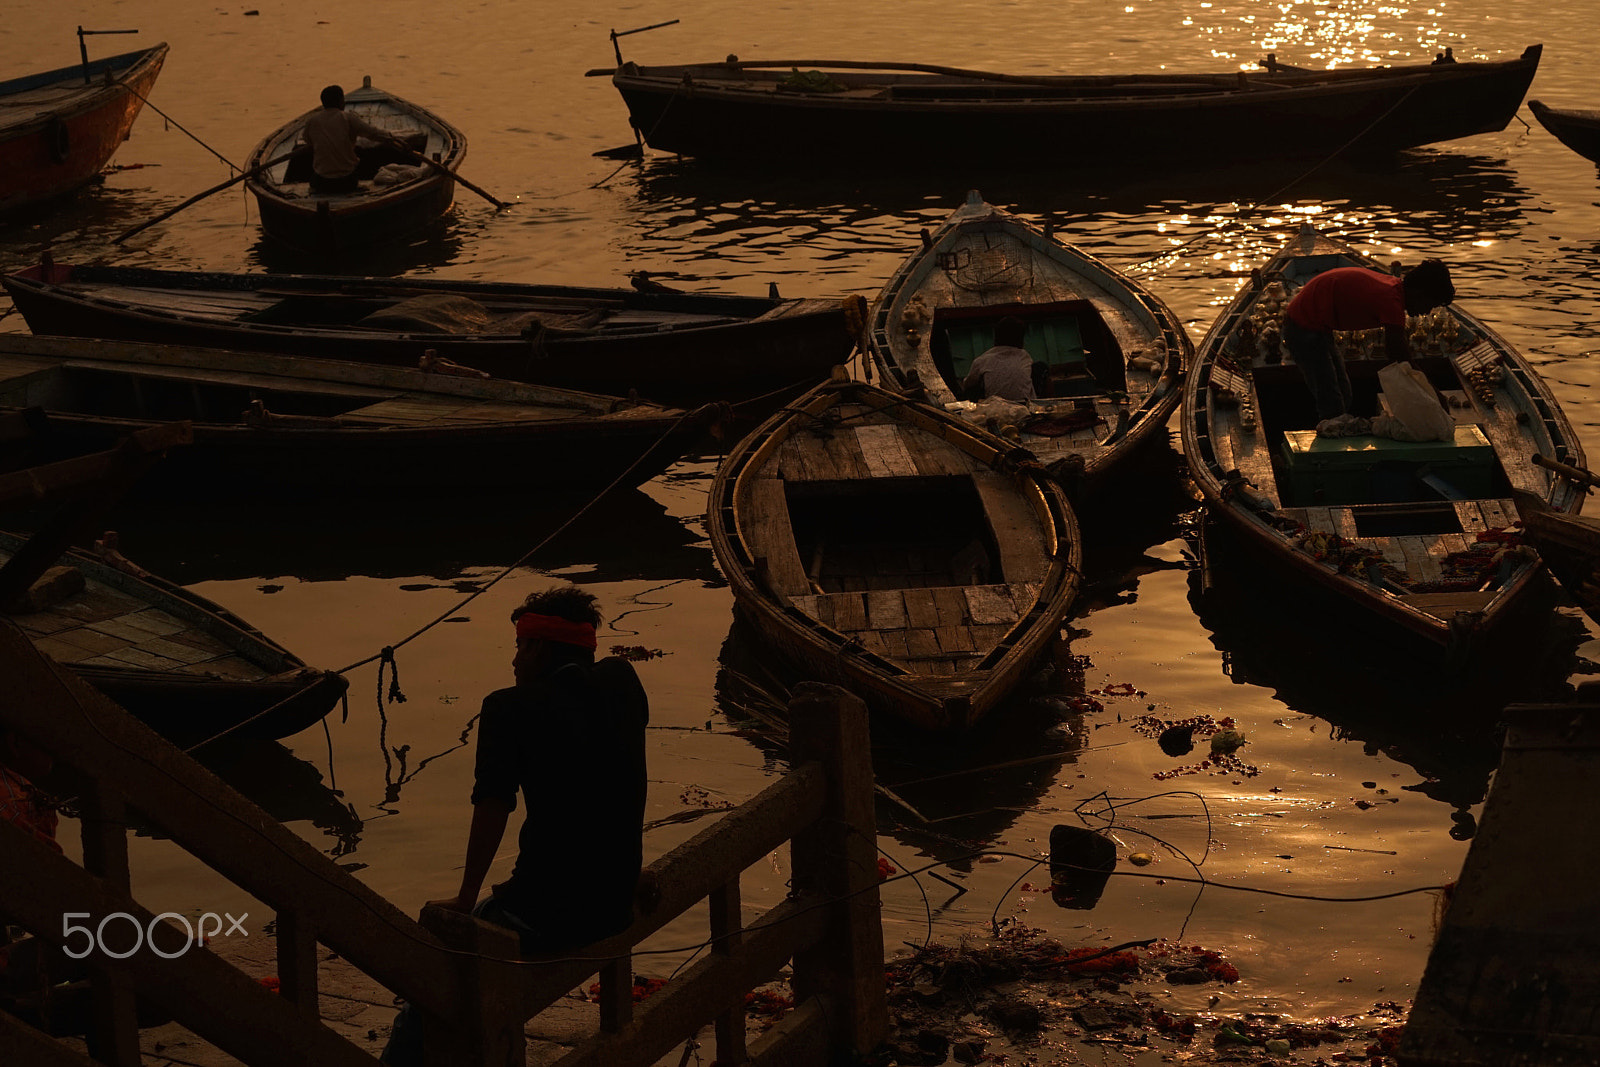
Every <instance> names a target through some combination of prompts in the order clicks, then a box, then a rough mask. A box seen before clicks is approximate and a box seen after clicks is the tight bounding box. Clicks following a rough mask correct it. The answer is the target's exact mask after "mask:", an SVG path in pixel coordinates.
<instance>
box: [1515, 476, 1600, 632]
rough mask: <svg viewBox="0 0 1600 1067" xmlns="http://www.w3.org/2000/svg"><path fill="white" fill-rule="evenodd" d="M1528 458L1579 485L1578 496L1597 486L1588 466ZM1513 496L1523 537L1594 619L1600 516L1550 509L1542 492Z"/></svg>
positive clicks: (1599, 615)
mask: <svg viewBox="0 0 1600 1067" xmlns="http://www.w3.org/2000/svg"><path fill="white" fill-rule="evenodd" d="M1532 458H1533V462H1534V463H1535V464H1537V465H1538V466H1540V467H1543V468H1545V469H1546V470H1549V471H1551V472H1553V473H1554V474H1555V475H1556V476H1557V477H1560V478H1564V479H1567V480H1568V481H1570V482H1571V483H1572V484H1573V485H1575V486H1577V487H1579V490H1580V492H1581V493H1582V494H1583V496H1587V495H1588V493H1589V491H1590V490H1591V489H1592V488H1594V487H1595V486H1600V475H1596V474H1595V473H1594V472H1593V471H1589V470H1585V469H1584V468H1582V467H1578V466H1573V465H1572V464H1569V463H1562V462H1560V461H1558V460H1552V459H1550V458H1549V457H1548V456H1542V455H1534V456H1533V457H1532ZM1515 499H1516V505H1517V514H1518V515H1519V516H1521V518H1522V526H1523V529H1524V531H1525V532H1526V533H1527V537H1528V540H1529V541H1531V542H1532V543H1533V545H1534V547H1535V548H1537V549H1538V550H1539V555H1540V556H1542V557H1543V558H1544V561H1545V563H1546V564H1548V565H1549V567H1550V573H1552V574H1554V575H1555V576H1556V580H1557V581H1559V582H1560V583H1561V585H1562V587H1563V588H1565V589H1566V590H1567V592H1568V593H1569V594H1571V596H1572V599H1573V600H1575V601H1576V602H1577V604H1578V606H1579V607H1580V608H1582V609H1583V611H1584V614H1586V615H1588V616H1589V617H1590V618H1591V619H1594V620H1595V621H1596V622H1600V519H1596V518H1593V517H1591V516H1588V515H1574V514H1571V513H1570V512H1563V511H1555V510H1553V509H1552V508H1551V507H1550V505H1549V504H1548V503H1547V502H1546V501H1545V500H1544V499H1543V498H1542V497H1538V496H1535V495H1533V494H1531V493H1518V494H1517V495H1516V498H1515ZM1579 499H1580V500H1581V499H1583V497H1579Z"/></svg>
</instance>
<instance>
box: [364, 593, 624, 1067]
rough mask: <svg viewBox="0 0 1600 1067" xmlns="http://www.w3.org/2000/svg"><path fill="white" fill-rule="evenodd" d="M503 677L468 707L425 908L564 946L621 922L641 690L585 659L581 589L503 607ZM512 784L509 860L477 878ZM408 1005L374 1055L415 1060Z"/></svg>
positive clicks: (588, 629)
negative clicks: (454, 817) (461, 782)
mask: <svg viewBox="0 0 1600 1067" xmlns="http://www.w3.org/2000/svg"><path fill="white" fill-rule="evenodd" d="M511 619H512V622H513V623H515V625H516V635H517V646H516V647H517V651H516V655H515V656H514V657H513V658H512V660H511V670H512V675H513V677H514V679H515V684H514V685H513V686H512V687H511V688H509V689H500V690H497V691H495V692H493V693H490V694H489V695H488V696H487V697H486V698H484V701H483V712H482V714H481V715H480V716H479V720H478V753H477V769H476V779H475V783H474V785H473V789H472V825H471V829H470V830H469V831H468V835H467V857H466V865H465V867H464V868H463V870H462V873H461V888H460V890H459V891H458V892H457V893H456V895H455V896H453V897H450V898H449V899H447V900H435V901H430V905H431V906H433V907H440V908H448V909H450V910H451V911H462V912H470V913H471V914H473V915H476V916H477V917H478V918H480V919H483V920H485V921H487V922H492V923H495V924H496V925H498V926H504V927H507V928H508V929H510V930H513V931H515V932H516V933H517V934H518V935H520V938H521V941H522V954H523V955H525V956H531V955H539V954H548V953H552V952H567V951H571V950H573V949H577V948H579V947H581V946H583V945H587V944H590V943H591V942H594V941H598V940H600V939H601V938H605V937H609V936H611V935H612V934H616V933H620V932H621V931H623V930H625V929H627V928H628V927H629V926H630V925H631V924H632V923H633V896H634V889H635V887H636V884H637V883H638V880H639V870H640V867H641V866H642V864H643V856H644V843H643V833H644V803H645V791H646V779H645V726H646V724H647V723H648V722H649V719H650V708H649V702H648V700H647V699H646V697H645V692H644V687H643V686H642V685H640V684H639V676H638V675H637V674H635V673H634V670H633V665H632V664H631V663H629V662H628V661H627V660H625V659H621V658H619V657H616V656H608V657H606V658H605V659H602V660H599V661H598V662H597V661H596V660H595V658H594V653H595V646H596V640H595V627H596V626H597V625H599V622H600V612H599V610H598V609H597V608H596V606H595V598H594V596H593V595H591V594H589V593H586V592H584V591H583V590H582V589H579V588H577V587H576V586H570V585H569V586H561V587H557V588H555V589H548V590H545V591H544V592H541V593H535V594H533V595H532V596H530V597H528V599H527V600H525V601H524V602H523V604H522V606H521V607H519V608H517V609H516V610H515V611H514V612H512V613H511ZM518 791H520V792H521V793H522V798H523V802H524V804H525V805H526V809H527V810H526V814H525V815H524V816H523V820H522V830H521V832H520V835H519V837H518V848H519V850H518V853H517V862H516V866H515V867H514V868H513V869H512V872H511V878H510V879H509V880H508V881H505V882H502V883H500V884H499V885H496V886H495V887H494V888H493V889H492V890H491V891H490V895H489V896H488V897H487V898H485V899H484V900H483V901H482V902H481V903H480V902H479V901H478V891H479V890H480V889H481V888H482V887H483V882H484V879H485V878H486V877H487V875H488V873H489V865H490V863H491V861H492V860H493V859H494V857H495V853H496V852H497V851H498V850H499V847H500V840H501V838H502V837H503V836H504V834H505V830H506V822H507V819H508V817H509V816H510V814H511V812H512V811H513V810H514V809H515V808H516V804H517V793H518ZM420 1026H421V1018H420V1017H419V1016H418V1015H417V1014H416V1013H415V1012H414V1011H413V1010H412V1009H411V1008H410V1007H409V1006H408V1007H406V1008H404V1009H402V1011H401V1013H400V1015H399V1017H398V1018H396V1020H395V1027H394V1034H393V1036H392V1037H391V1038H390V1042H389V1047H388V1048H387V1049H385V1050H384V1054H383V1059H382V1062H384V1063H389V1064H396V1065H400V1067H404V1065H406V1064H412V1063H420V1062H421V1058H420V1057H421V1049H422V1044H421V1040H420V1037H421V1030H420Z"/></svg>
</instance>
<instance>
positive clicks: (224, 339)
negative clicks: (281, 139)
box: [0, 260, 853, 404]
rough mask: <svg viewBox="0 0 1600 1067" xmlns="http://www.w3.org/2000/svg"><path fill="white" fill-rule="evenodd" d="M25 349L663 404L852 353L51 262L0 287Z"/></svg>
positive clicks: (702, 306) (693, 312)
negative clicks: (186, 356) (438, 359)
mask: <svg viewBox="0 0 1600 1067" xmlns="http://www.w3.org/2000/svg"><path fill="white" fill-rule="evenodd" d="M0 284H3V285H4V286H5V288H6V291H7V292H8V293H10V294H11V298H12V300H13V302H14V303H15V304H16V306H17V308H18V310H20V311H21V312H22V315H23V317H24V318H25V319H26V320H27V322H28V326H29V328H30V329H32V330H33V332H34V333H36V334H65V335H68V336H74V337H109V338H117V339H121V340H126V341H154V342H160V343H167V344H187V345H202V346H205V347H209V348H226V349H233V350H255V351H263V352H282V353H287V354H291V355H300V356H321V357H323V358H326V359H343V360H353V361H359V362H364V363H388V364H399V365H402V366H409V367H414V366H416V364H417V360H418V359H419V358H421V357H422V355H423V354H424V353H425V352H427V351H429V350H432V351H433V352H435V353H436V354H437V355H439V356H443V357H445V358H446V359H450V360H454V361H456V362H458V363H465V364H467V365H468V366H472V367H476V368H478V369H480V370H485V371H488V372H489V373H490V374H492V375H494V376H495V377H497V378H508V379H514V380H517V381H527V382H538V383H540V384H543V385H551V386H557V387H560V388H563V389H583V390H587V391H590V392H596V393H627V392H628V391H629V390H635V391H637V392H638V393H639V394H640V395H641V396H647V397H651V398H653V399H656V400H661V401H664V402H667V403H674V404H698V403H703V402H705V401H707V400H730V401H740V400H745V399H748V398H751V397H756V396H761V395H763V394H766V393H770V392H773V391H774V390H780V389H785V388H788V389H792V390H793V391H794V392H795V393H798V392H800V391H801V390H803V389H806V388H810V386H812V385H814V384H816V383H817V382H818V381H821V380H822V379H823V378H825V377H827V374H828V370H829V368H831V367H833V366H834V365H835V364H837V363H839V362H841V361H842V360H844V359H845V357H846V356H848V355H849V352H850V349H851V346H852V344H853V338H852V337H851V334H850V331H849V329H848V328H847V326H846V323H845V315H844V309H843V305H842V304H841V302H840V301H838V300H829V299H784V298H780V297H779V296H778V295H777V294H776V293H773V294H771V295H769V296H766V297H745V296H731V295H726V294H717V293H660V292H640V291H639V290H637V289H634V288H627V289H605V288H582V287H578V286H563V285H523V284H517V283H502V282H477V281H452V280H448V279H438V278H349V277H337V276H322V275H283V274H219V273H209V272H208V273H197V272H188V271H162V270H147V269H142V268H136V267H85V266H67V265H65V264H56V263H53V262H51V261H49V260H46V261H45V262H43V263H40V264H39V265H37V266H33V267H28V268H26V269H24V270H21V271H18V272H16V273H14V274H11V275H8V276H5V277H3V278H0Z"/></svg>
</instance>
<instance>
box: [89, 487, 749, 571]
mask: <svg viewBox="0 0 1600 1067" xmlns="http://www.w3.org/2000/svg"><path fill="white" fill-rule="evenodd" d="M589 499H590V498H589V497H586V496H560V495H554V494H546V495H542V496H539V497H537V498H534V497H506V498H496V497H492V496H471V497H454V498H452V497H444V498H440V499H430V500H416V499H410V498H408V499H405V500H393V499H384V498H378V499H359V498H356V499H336V500H327V501H319V502H315V503H313V502H309V501H300V502H296V501H292V500H288V501H277V500H274V501H273V502H272V503H271V504H270V506H267V505H264V504H263V503H262V502H260V501H241V502H219V503H204V502H200V501H189V502H181V503H176V504H169V503H161V504H156V503H151V502H139V501H132V502H129V503H127V504H124V505H122V506H120V507H118V508H117V509H116V511H115V512H114V513H113V514H112V516H111V517H110V518H109V519H108V520H107V523H106V525H107V526H108V527H113V528H115V529H116V530H117V531H118V533H119V534H120V540H121V547H122V551H123V553H124V554H125V555H127V556H128V557H129V558H131V559H133V560H135V561H136V562H137V563H139V565H140V566H142V567H144V568H146V569H147V570H150V571H153V572H154V573H156V574H159V575H161V576H162V577H164V578H166V579H167V580H169V581H173V582H177V583H178V584H180V585H193V584H194V583H196V582H203V581H227V580H236V579H249V578H278V577H292V578H298V579H300V580H301V581H308V582H319V581H342V580H344V579H345V578H347V577H349V576H351V575H356V574H359V575H365V576H369V577H376V578H396V577H412V576H419V575H423V576H429V577H433V578H437V579H439V580H441V581H446V582H449V581H456V580H459V579H462V578H464V577H466V578H468V579H469V581H468V583H467V584H468V585H470V586H471V587H473V588H476V586H477V583H476V580H475V579H472V575H473V573H474V572H476V571H481V570H482V569H483V568H487V567H507V566H510V565H511V564H513V563H516V562H517V561H518V560H520V559H521V558H522V557H523V556H524V555H525V554H526V553H527V552H528V551H529V550H530V549H532V548H533V547H534V546H535V545H537V544H539V542H541V541H542V540H544V539H545V538H546V537H548V536H549V535H550V534H551V533H552V532H553V531H555V530H556V529H557V528H558V527H560V526H561V525H562V524H563V523H565V522H567V521H568V520H569V519H571V518H572V517H573V515H574V514H576V513H577V512H578V511H579V510H580V509H581V508H583V506H584V505H585V504H587V503H588V502H589ZM641 546H648V549H647V550H641ZM528 565H529V566H532V567H537V568H539V569H540V570H547V571H548V570H557V569H562V568H569V570H568V571H567V576H568V577H569V578H571V579H573V580H575V581H582V582H584V583H589V582H612V581H621V580H625V579H679V578H682V579H688V580H692V581H699V582H703V583H707V584H721V581H722V578H721V575H720V574H719V573H718V571H717V569H716V565H715V562H714V560H713V558H712V555H711V552H710V549H709V548H708V547H707V546H706V544H705V543H704V541H703V539H702V538H701V536H700V535H699V534H698V533H697V532H695V531H694V530H693V529H691V528H690V527H689V526H688V525H686V523H685V522H684V520H682V519H679V518H676V517H674V516H672V515H670V514H668V512H667V509H666V507H665V506H663V505H662V504H660V503H657V502H656V501H655V500H653V499H651V498H650V497H648V496H646V495H645V494H644V493H642V492H639V491H637V490H617V491H614V492H612V493H609V494H607V495H606V496H605V497H602V498H601V499H600V500H599V502H598V503H596V504H594V505H593V506H592V507H591V508H589V510H588V511H586V512H584V513H583V514H582V515H581V516H580V517H579V518H578V519H577V520H576V521H575V522H573V524H572V525H571V526H570V527H568V528H567V529H566V530H564V531H563V532H561V533H560V534H558V535H557V536H556V537H555V538H554V539H553V540H551V541H550V543H549V544H547V545H545V546H544V547H543V548H542V549H540V550H539V552H538V553H537V554H536V555H535V556H533V557H532V558H531V559H530V560H528ZM571 568H576V569H571Z"/></svg>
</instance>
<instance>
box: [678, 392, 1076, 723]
mask: <svg viewBox="0 0 1600 1067" xmlns="http://www.w3.org/2000/svg"><path fill="white" fill-rule="evenodd" d="M707 525H708V528H709V531H710V536H711V544H712V547H713V549H714V550H715V552H716V555H717V559H718V562H719V563H720V565H721V567H722V570H723V572H724V573H725V574H726V575H727V576H728V580H729V583H730V584H731V585H732V587H733V591H734V597H735V602H736V604H737V605H738V607H739V609H740V610H741V612H742V613H744V614H745V615H746V616H748V618H749V619H750V621H751V622H752V624H753V625H754V627H755V629H756V630H757V632H759V633H760V634H761V636H762V638H763V639H764V640H766V641H767V642H769V643H770V644H772V645H773V646H775V647H776V648H777V649H778V650H779V651H780V652H781V653H783V654H785V655H786V656H788V657H789V658H791V659H792V660H794V661H795V662H796V663H798V664H799V665H800V666H801V667H802V668H803V669H806V670H809V671H812V672H814V673H815V676H816V677H819V678H821V679H824V680H828V681H833V682H837V683H839V684H841V685H844V686H846V687H847V688H850V689H851V690H852V691H854V692H856V693H858V694H860V695H862V696H863V697H864V698H866V699H867V700H868V701H869V703H871V704H873V705H875V706H877V707H878V708H879V709H880V710H882V711H885V712H887V713H889V714H892V715H896V716H898V717H901V718H903V719H906V720H907V721H909V722H911V723H913V724H915V725H917V726H920V727H923V728H926V729H929V730H959V729H962V728H964V727H967V726H970V725H971V724H973V723H974V722H976V721H977V720H978V719H980V718H982V717H983V716H984V715H985V714H987V713H988V712H989V711H991V710H992V709H993V708H994V706H995V705H996V703H998V702H999V701H1000V700H1001V699H1002V698H1003V697H1004V696H1005V695H1006V694H1007V693H1009V692H1010V691H1011V690H1012V689H1013V688H1014V687H1015V686H1016V684H1017V683H1018V681H1019V680H1020V679H1021V678H1022V676H1023V673H1024V672H1025V671H1026V670H1027V668H1028V667H1029V665H1030V664H1031V663H1032V662H1033V660H1034V659H1035V658H1037V657H1038V656H1039V654H1040V653H1041V652H1043V651H1044V650H1046V649H1047V648H1048V647H1050V645H1051V643H1052V642H1053V641H1054V640H1055V639H1056V637H1057V634H1058V631H1059V628H1060V624H1061V620H1062V619H1063V618H1064V617H1065V615H1066V612H1067V610H1068V608H1069V607H1070V606H1071V603H1072V600H1073V598H1074V596H1075V595H1076V593H1077V588H1078V583H1079V565H1080V546H1079V542H1078V531H1077V524H1076V520H1075V519H1074V517H1073V514H1072V511H1071V508H1070V507H1069V506H1068V504H1067V501H1066V498H1065V496H1064V495H1063V494H1062V492H1061V490H1060V488H1059V487H1058V486H1056V485H1055V484H1054V483H1053V482H1052V481H1051V480H1050V479H1049V478H1048V477H1047V476H1046V475H1045V474H1044V471H1043V470H1042V468H1040V467H1039V466H1038V465H1037V464H1036V463H1034V462H1032V461H1031V458H1030V457H1028V455H1027V453H1026V452H1025V451H1022V450H1019V449H1015V448H1013V447H1011V446H1010V445H1009V444H1008V443H1007V442H1005V441H1002V440H1000V439H999V438H995V437H992V436H990V435H989V434H986V433H984V432H983V431H982V430H979V429H977V428H975V427H972V426H969V425H967V424H965V423H963V422H961V421H960V420H957V419H955V418H952V417H951V416H949V415H946V414H944V413H943V412H940V411H936V410H934V409H932V408H929V407H927V406H925V405H921V404H916V403H914V402H911V401H909V400H907V399H906V398H905V397H901V396H896V395H895V394H893V393H888V392H885V391H883V390H880V389H875V388H873V387H871V386H867V385H862V384H859V383H852V382H847V381H837V380H836V381H832V382H829V383H825V384H824V385H821V386H819V387H817V388H816V389H814V390H812V391H811V392H810V393H808V394H806V396H804V397H803V398H801V399H800V400H799V401H797V402H796V403H794V404H791V405H790V406H789V407H787V408H785V409H784V410H783V411H781V412H779V413H778V414H777V415H775V416H773V417H772V418H771V419H769V420H768V421H767V422H766V423H764V424H763V425H762V426H761V427H760V429H758V430H757V431H756V432H755V433H753V434H751V435H750V436H749V437H747V438H746V439H745V440H744V441H742V442H741V443H740V444H739V445H738V446H737V447H736V448H735V449H734V450H733V451H732V452H731V453H730V454H729V456H728V458H727V459H726V460H725V461H724V463H723V464H722V466H721V468H720V469H719V470H718V472H717V476H716V478H715V479H714V481H713V483H712V489H711V501H710V506H709V509H708V515H707Z"/></svg>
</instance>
